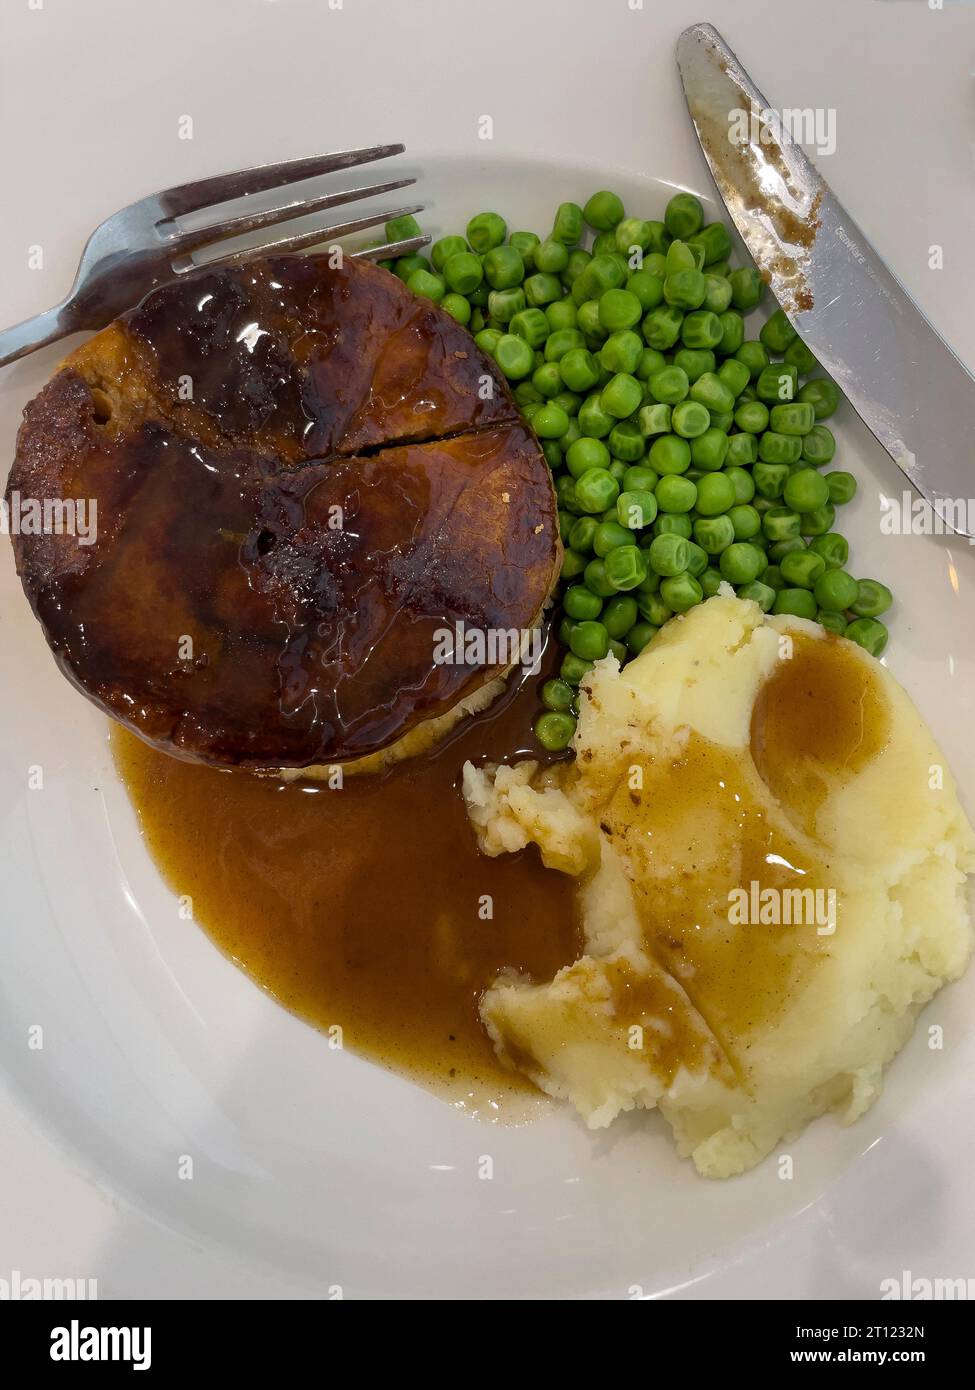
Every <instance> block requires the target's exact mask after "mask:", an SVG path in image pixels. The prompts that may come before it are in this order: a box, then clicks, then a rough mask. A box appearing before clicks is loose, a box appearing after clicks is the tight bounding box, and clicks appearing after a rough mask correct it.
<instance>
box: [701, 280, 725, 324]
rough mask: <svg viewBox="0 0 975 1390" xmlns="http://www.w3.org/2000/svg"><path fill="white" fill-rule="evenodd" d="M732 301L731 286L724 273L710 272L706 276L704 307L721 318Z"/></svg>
mask: <svg viewBox="0 0 975 1390" xmlns="http://www.w3.org/2000/svg"><path fill="white" fill-rule="evenodd" d="M730 303H731V286H730V285H729V284H728V281H727V280H726V279H725V278H724V276H723V275H713V274H708V275H705V277H704V308H705V309H710V310H711V313H712V314H717V315H718V316H719V318H720V316H721V314H723V313H724V312H725V310H726V309H727V308H728V305H729V304H730Z"/></svg>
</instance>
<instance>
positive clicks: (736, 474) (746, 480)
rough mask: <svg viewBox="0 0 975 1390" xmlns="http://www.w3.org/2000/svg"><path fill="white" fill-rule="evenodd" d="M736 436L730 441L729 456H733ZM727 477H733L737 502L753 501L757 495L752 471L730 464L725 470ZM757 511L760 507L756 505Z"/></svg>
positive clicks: (739, 503) (732, 482) (732, 481)
mask: <svg viewBox="0 0 975 1390" xmlns="http://www.w3.org/2000/svg"><path fill="white" fill-rule="evenodd" d="M733 443H734V437H732V438H731V439H730V440H729V441H728V457H729V459H730V458H731V445H732V444H733ZM724 472H725V474H726V475H727V477H729V478H730V479H731V484H732V487H733V488H734V489H735V502H736V504H738V505H741V504H742V503H744V502H751V500H752V498H753V497H754V496H755V483H754V480H753V478H752V475H751V473H749V471H748V469H747V468H739V467H737V466H736V465H735V464H729V465H728V466H727V467H726V468H725V470H724ZM755 510H756V511H757V510H758V508H757V507H756V508H755Z"/></svg>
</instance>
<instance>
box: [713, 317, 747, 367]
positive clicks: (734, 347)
mask: <svg viewBox="0 0 975 1390" xmlns="http://www.w3.org/2000/svg"><path fill="white" fill-rule="evenodd" d="M718 322H719V323H720V324H721V342H720V343H718V351H719V352H720V353H722V354H723V355H724V356H725V357H733V356H734V354H735V353H736V352H737V351H738V349H739V348H740V347H741V345H742V343H743V342H744V341H745V320H744V319H743V318H742V316H741V314H739V313H738V311H737V310H736V309H725V311H724V313H722V314H719V315H718Z"/></svg>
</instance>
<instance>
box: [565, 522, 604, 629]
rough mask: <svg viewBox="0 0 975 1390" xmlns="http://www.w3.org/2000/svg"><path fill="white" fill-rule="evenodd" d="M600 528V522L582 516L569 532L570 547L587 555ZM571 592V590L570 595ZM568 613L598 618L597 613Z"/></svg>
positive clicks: (568, 610)
mask: <svg viewBox="0 0 975 1390" xmlns="http://www.w3.org/2000/svg"><path fill="white" fill-rule="evenodd" d="M598 526H599V522H598V521H597V520H596V518H595V517H593V516H580V517H578V518H576V519H575V520H574V521H573V523H572V529H571V531H570V532H569V545H570V546H571V547H572V549H573V550H578V551H579V553H580V554H585V553H586V552H587V551H589V550H592V547H593V541H594V540H595V537H596V529H597V527H598ZM571 592H572V591H571V589H570V590H569V593H571ZM566 612H567V613H569V615H570V617H573V618H595V617H598V614H597V613H574V612H573V611H572V610H571V609H570V608H567V609H566Z"/></svg>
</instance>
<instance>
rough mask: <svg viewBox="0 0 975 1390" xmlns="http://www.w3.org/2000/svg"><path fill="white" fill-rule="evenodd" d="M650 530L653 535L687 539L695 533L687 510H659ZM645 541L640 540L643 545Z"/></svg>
mask: <svg viewBox="0 0 975 1390" xmlns="http://www.w3.org/2000/svg"><path fill="white" fill-rule="evenodd" d="M650 530H651V533H652V535H653V536H680V537H681V538H682V539H683V540H685V541H689V540H690V538H691V536H692V535H693V534H694V528H693V524H692V522H691V518H690V516H689V515H688V513H687V512H659V513H658V514H657V519H656V521H655V522H654V523H653V525H652V526H651V528H650ZM644 539H645V538H644ZM643 543H644V541H641V542H640V544H641V545H643Z"/></svg>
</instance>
